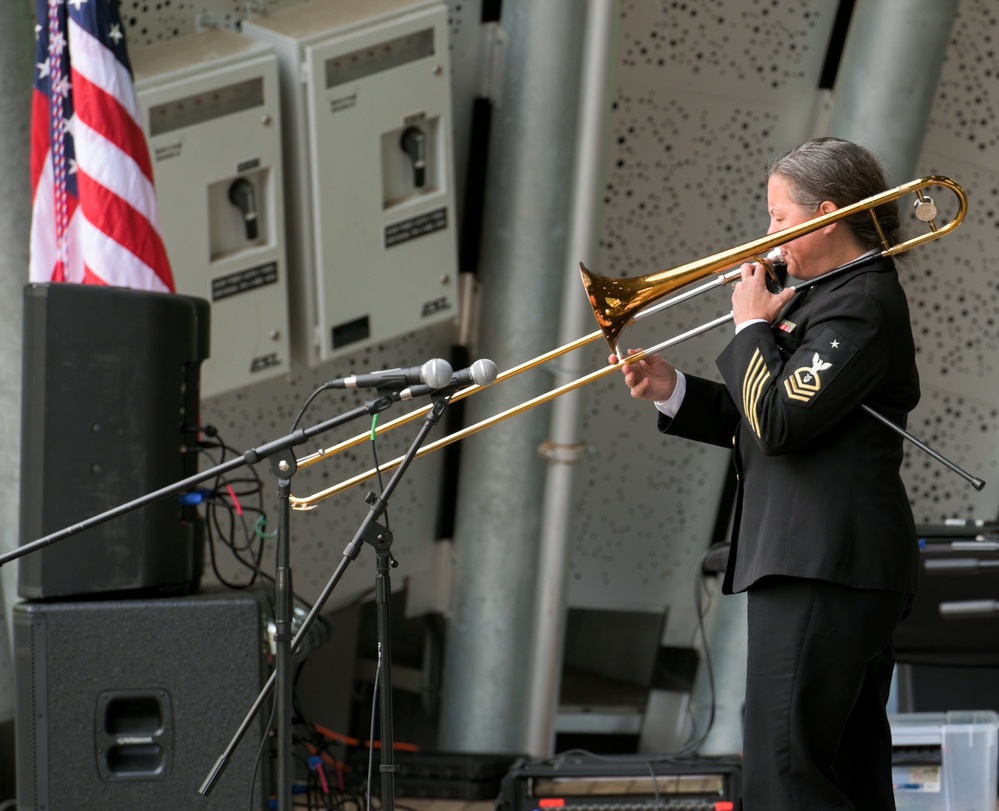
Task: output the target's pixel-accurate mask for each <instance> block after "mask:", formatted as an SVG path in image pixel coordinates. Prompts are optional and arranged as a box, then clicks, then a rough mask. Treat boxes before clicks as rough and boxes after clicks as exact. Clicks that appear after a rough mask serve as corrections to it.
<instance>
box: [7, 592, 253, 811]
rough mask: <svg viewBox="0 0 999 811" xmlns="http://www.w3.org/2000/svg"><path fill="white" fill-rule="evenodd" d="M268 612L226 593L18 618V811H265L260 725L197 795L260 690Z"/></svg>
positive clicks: (38, 608)
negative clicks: (257, 765)
mask: <svg viewBox="0 0 999 811" xmlns="http://www.w3.org/2000/svg"><path fill="white" fill-rule="evenodd" d="M263 604H264V603H263V602H262V601H260V600H258V599H257V597H256V596H255V595H254V594H251V593H247V592H224V593H197V594H190V595H184V596H179V597H159V598H150V599H128V600H116V601H100V600H77V601H73V602H34V603H20V604H18V605H15V606H14V609H13V612H12V613H13V622H14V688H15V697H16V713H15V740H16V760H17V807H18V809H20V811H177V809H183V808H201V809H206V811H209V810H210V809H218V811H232V809H235V808H263V807H264V805H263V798H262V796H261V795H262V794H263V793H264V792H263V791H261V790H260V787H261V786H262V785H263V778H262V777H261V776H258V777H256V778H254V761H255V759H256V757H257V750H258V748H259V746H260V741H261V733H260V730H261V722H262V721H263V720H265V719H262V718H257V719H256V722H255V723H254V724H253V725H251V726H250V727H249V729H248V731H247V733H246V735H245V736H244V737H243V739H242V741H241V742H240V745H239V747H238V748H237V749H236V751H235V753H234V754H233V757H232V759H231V761H230V762H229V765H228V767H227V768H226V770H225V772H224V774H223V775H222V778H221V779H220V780H219V782H218V783H217V784H216V786H215V788H214V789H213V791H212V792H211V793H210V794H209V795H208V796H207V797H204V796H202V795H201V794H199V793H198V789H199V787H200V786H201V785H202V783H203V781H204V779H205V778H206V776H207V775H208V774H209V773H210V772H211V769H212V767H213V766H214V764H215V762H216V760H217V759H218V757H219V756H220V755H221V754H222V753H223V752H224V751H225V748H226V746H227V745H228V744H229V742H230V741H231V739H232V737H233V735H234V734H235V733H236V731H237V729H239V725H240V724H241V723H242V721H243V719H244V718H245V716H246V713H247V711H248V710H249V709H250V707H251V706H252V705H253V702H254V700H255V699H256V698H257V695H258V693H259V691H260V688H261V686H262V684H263V682H262V676H263V672H264V670H265V665H264V658H263V652H264V620H265V619H266V616H267V615H266V614H265V613H264V612H263V611H262V605H263ZM264 766H266V763H265V764H264ZM263 768H264V767H262V769H263ZM251 787H253V790H254V794H253V796H254V805H252V806H251V805H250V804H249V797H250V793H251Z"/></svg>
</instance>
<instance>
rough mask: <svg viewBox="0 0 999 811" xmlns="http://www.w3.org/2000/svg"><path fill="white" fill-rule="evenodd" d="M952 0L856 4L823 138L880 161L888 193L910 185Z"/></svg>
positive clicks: (949, 23)
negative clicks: (846, 142)
mask: <svg viewBox="0 0 999 811" xmlns="http://www.w3.org/2000/svg"><path fill="white" fill-rule="evenodd" d="M957 5H958V0H933V2H930V3H928V2H926V0H859V2H858V3H857V6H856V8H855V9H854V11H853V17H852V19H851V20H850V30H849V31H848V32H847V38H846V43H845V46H844V48H843V56H842V59H841V60H840V68H839V73H838V74H837V76H836V85H835V88H834V89H833V101H832V109H831V111H830V116H829V124H828V127H827V129H828V134H829V135H836V136H839V137H841V138H848V139H850V140H851V141H857V142H858V143H862V144H864V145H865V146H867V147H869V148H870V149H872V150H874V152H875V153H876V154H877V155H878V156H879V157H880V158H881V160H882V161H883V162H884V164H885V168H886V169H887V170H888V185H889V186H891V185H893V184H897V183H904V182H905V181H907V180H909V179H910V178H911V177H912V174H913V172H914V171H915V167H916V161H917V160H918V158H919V153H920V150H921V149H922V146H923V137H924V135H925V134H926V124H927V121H928V120H929V117H930V108H931V107H932V106H933V100H934V98H935V96H936V89H937V83H938V82H939V80H940V71H941V69H942V68H943V63H944V57H945V56H946V53H947V44H948V41H949V39H950V31H951V28H952V27H953V25H954V19H955V18H956V16H957Z"/></svg>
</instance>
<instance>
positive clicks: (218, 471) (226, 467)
mask: <svg viewBox="0 0 999 811" xmlns="http://www.w3.org/2000/svg"><path fill="white" fill-rule="evenodd" d="M393 402H394V400H393V399H392V397H391V396H389V395H383V396H381V397H376V398H374V399H372V400H369V401H368V402H366V403H364V405H361V406H358V407H357V408H352V409H351V410H350V411H346V412H344V413H343V414H340V415H338V416H336V417H333V418H331V419H328V420H325V421H324V422H321V423H318V424H316V425H313V426H311V427H309V428H300V429H298V430H297V431H293V432H292V433H290V434H286V435H285V436H283V437H280V438H278V439H275V440H273V441H271V442H267V443H265V444H263V445H260V446H258V447H256V448H251V449H250V450H248V451H246V452H245V453H244V454H243V455H242V456H237V457H236V458H235V459H230V460H229V461H228V462H223V463H222V464H220V465H215V466H214V467H212V468H209V469H207V470H204V471H202V472H201V473H196V474H195V475H193V476H188V477H187V478H186V479H181V480H179V481H176V482H174V483H173V484H168V485H167V486H166V487H161V488H160V489H159V490H154V491H152V492H151V493H147V494H146V495H144V496H139V497H138V498H135V499H132V500H131V501H128V502H125V503H124V504H119V505H118V506H117V507H112V508H111V509H110V510H106V511H105V512H102V513H100V514H98V515H95V516H92V517H91V518H87V519H86V520H84V521H80V522H79V523H77V524H72V525H71V526H68V527H64V528H63V529H60V530H57V531H56V532H53V533H51V534H49V535H45V536H44V537H42V538H39V539H38V540H35V541H32V542H31V543H26V544H24V545H23V546H19V547H17V548H16V549H12V550H10V551H9V552H5V553H4V554H2V555H0V566H3V565H4V564H5V563H10V561H12V560H15V559H17V558H20V557H23V556H24V555H28V554H30V553H32V552H36V551H37V550H39V549H42V548H43V547H46V546H48V545H49V544H53V543H56V542H57V541H64V540H65V539H66V538H70V537H72V536H73V535H77V534H79V533H81V532H83V531H84V530H87V529H91V528H93V527H96V526H100V525H101V524H104V523H107V522H108V521H111V520H112V519H114V518H118V517H119V516H122V515H125V514H126V513H129V512H132V511H133V510H137V509H139V508H140V507H145V506H146V505H148V504H152V503H154V502H156V501H159V500H160V499H164V498H166V497H167V496H172V495H177V494H178V493H183V492H184V491H185V490H190V489H191V488H192V487H194V486H195V485H197V484H200V483H201V482H204V481H208V480H209V479H214V478H216V477H217V476H221V475H222V474H223V473H228V472H229V471H231V470H235V469H236V468H239V467H242V466H243V465H253V464H256V463H257V462H259V461H261V460H262V459H266V458H267V457H268V456H270V455H271V454H274V453H277V452H278V451H282V450H286V449H288V448H292V447H294V446H296V445H301V444H302V443H303V442H305V440H307V439H309V438H311V437H314V436H316V435H318V434H321V433H323V432H325V431H329V430H330V429H332V428H336V427H338V426H340V425H344V424H345V423H348V422H350V421H351V420H354V419H357V418H358V417H363V416H366V415H371V414H377V413H379V412H381V411H384V410H385V409H386V408H388V407H389V406H391V405H392V403H393Z"/></svg>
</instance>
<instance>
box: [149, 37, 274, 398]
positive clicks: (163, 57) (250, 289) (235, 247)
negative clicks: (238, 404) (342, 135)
mask: <svg viewBox="0 0 999 811" xmlns="http://www.w3.org/2000/svg"><path fill="white" fill-rule="evenodd" d="M132 68H133V71H134V73H135V86H136V93H137V95H138V99H139V107H140V111H141V115H142V121H143V126H144V128H145V131H146V137H147V139H148V141H149V150H150V153H151V156H152V161H153V172H154V176H155V182H156V193H157V199H158V202H159V210H160V220H161V229H162V232H163V239H164V242H165V243H166V248H167V253H168V255H169V257H170V263H171V266H172V268H173V274H174V280H175V282H176V286H177V292H178V293H184V294H186V295H193V296H199V297H202V298H205V299H207V300H208V301H209V302H211V346H210V350H209V357H208V359H207V360H206V361H205V363H204V364H203V366H202V378H201V393H202V396H203V397H208V396H212V395H214V394H219V393H221V392H224V391H228V390H231V389H235V388H240V387H242V386H246V385H249V384H252V383H257V382H259V381H261V380H264V379H267V378H271V377H274V376H276V375H278V374H281V373H283V372H286V371H287V370H288V369H289V365H290V344H291V338H290V335H289V329H288V316H289V309H288V266H287V258H286V250H285V225H284V174H283V165H282V159H283V156H282V150H281V137H282V135H281V102H280V87H279V70H278V61H277V56H276V55H275V54H274V52H273V51H272V50H271V49H269V48H267V47H266V46H264V45H262V44H261V43H259V42H256V41H254V40H252V39H249V38H247V37H244V36H242V35H240V34H237V33H235V32H232V31H226V30H222V29H210V30H206V31H201V32H198V33H196V34H192V35H189V36H185V37H178V38H177V39H173V40H170V41H168V42H164V43H162V44H159V45H153V46H150V47H147V48H143V49H139V50H136V51H135V53H134V54H133V55H132Z"/></svg>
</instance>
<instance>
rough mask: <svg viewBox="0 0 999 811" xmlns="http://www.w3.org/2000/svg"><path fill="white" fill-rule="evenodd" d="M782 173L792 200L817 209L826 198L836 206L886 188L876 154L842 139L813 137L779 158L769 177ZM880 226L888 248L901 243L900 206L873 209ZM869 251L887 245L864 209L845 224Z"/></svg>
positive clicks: (894, 202) (893, 204)
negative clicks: (789, 185) (789, 189)
mask: <svg viewBox="0 0 999 811" xmlns="http://www.w3.org/2000/svg"><path fill="white" fill-rule="evenodd" d="M772 175H780V176H781V177H784V178H787V179H788V180H789V181H790V182H791V186H792V189H791V197H792V199H793V200H794V201H795V202H796V203H797V204H798V205H800V206H802V207H804V208H806V209H812V210H813V211H818V208H819V206H820V205H821V204H822V203H823V202H825V201H826V200H829V201H831V202H833V203H835V204H836V205H837V206H838V207H840V208H842V207H843V206H847V205H850V204H851V203H856V202H859V201H860V200H864V199H866V198H867V197H871V196H873V195H875V194H879V193H880V192H883V191H885V190H886V189H887V188H888V181H887V180H886V176H885V170H884V167H883V166H882V164H881V161H880V160H878V158H877V156H876V155H875V154H874V153H873V152H871V151H870V150H869V149H867V148H866V147H863V146H860V145H859V144H855V143H853V142H852V141H845V140H843V139H842V138H815V139H814V140H811V141H806V142H805V143H803V144H801V145H800V146H797V147H795V148H794V149H792V150H791V151H789V152H787V153H785V154H784V155H782V156H781V157H779V158H777V159H776V160H775V161H774V162H773V163H771V164H770V167H769V168H768V170H767V177H768V178H769V177H771V176H772ZM876 213H877V217H878V223H880V225H881V230H882V231H883V232H884V235H885V239H886V240H887V241H888V244H889V245H894V244H896V243H897V242H899V230H900V226H899V218H898V202H897V201H892V202H890V203H884V204H882V205H880V206H878V207H877V211H876ZM844 222H845V223H847V224H848V225H849V226H850V229H851V230H852V231H853V233H854V234H855V235H856V236H857V238H858V239H859V240H860V242H861V243H862V244H863V245H864V247H865V248H868V249H881V248H884V247H885V246H884V245H883V244H882V242H881V236H880V235H879V234H878V230H877V228H876V227H875V225H874V222H873V221H872V220H871V213H870V212H869V211H864V212H861V213H859V214H855V215H854V216H852V217H848V218H847V219H846V220H844Z"/></svg>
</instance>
